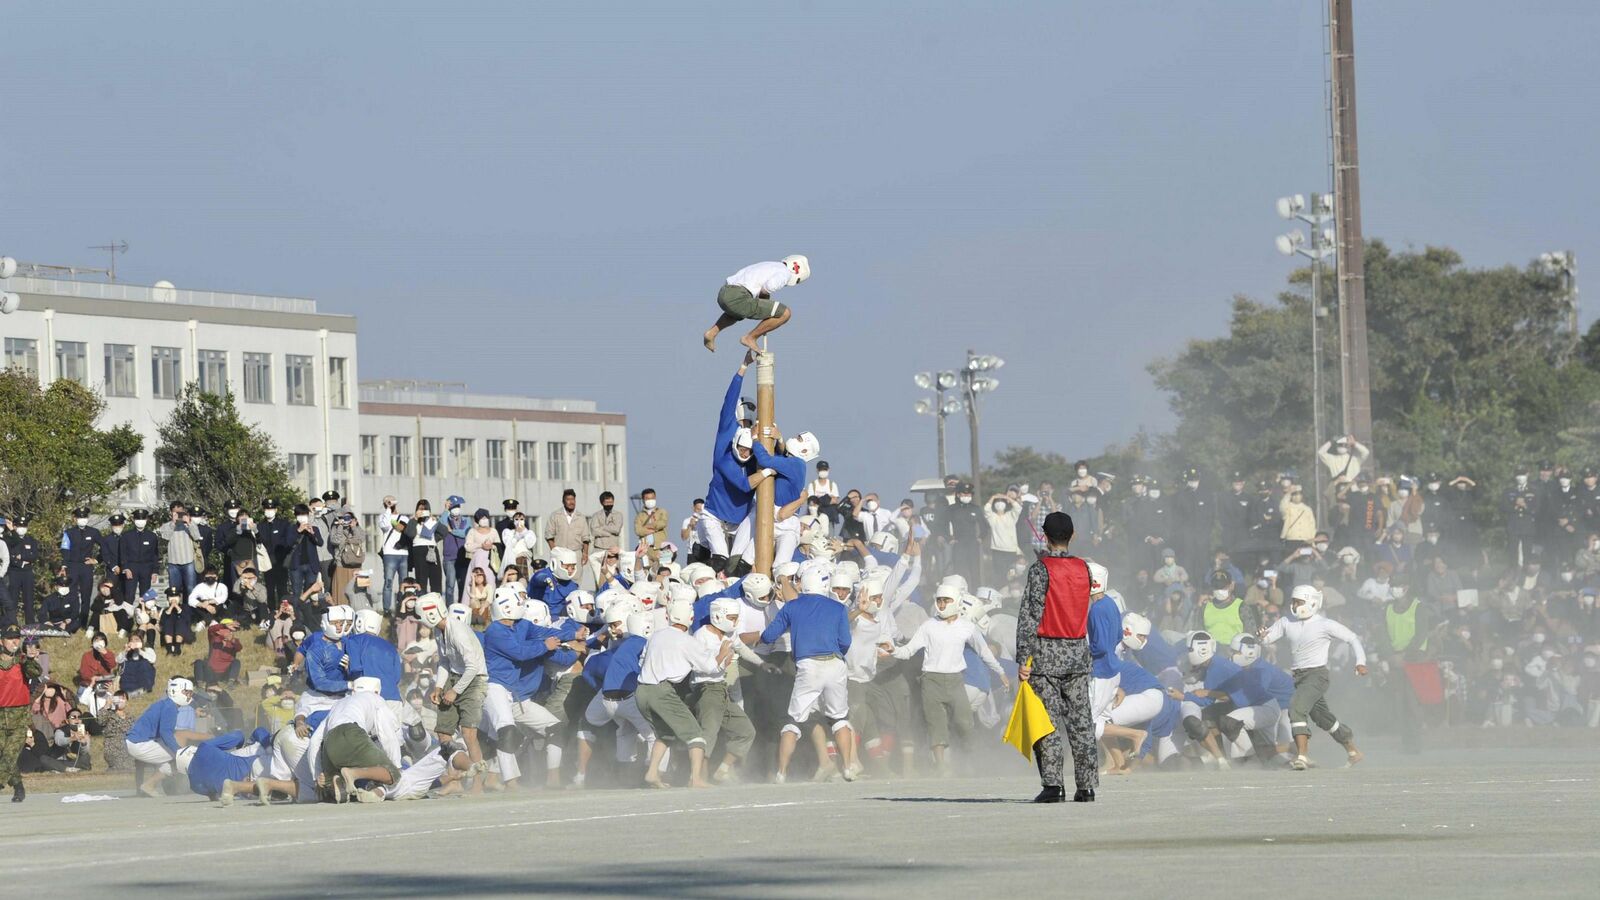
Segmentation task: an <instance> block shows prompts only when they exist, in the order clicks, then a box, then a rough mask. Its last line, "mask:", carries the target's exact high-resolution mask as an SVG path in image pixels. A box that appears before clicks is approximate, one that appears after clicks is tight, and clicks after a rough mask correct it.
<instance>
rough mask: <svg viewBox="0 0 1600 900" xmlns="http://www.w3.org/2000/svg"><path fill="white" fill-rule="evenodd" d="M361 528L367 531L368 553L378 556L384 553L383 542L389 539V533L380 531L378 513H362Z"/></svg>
mask: <svg viewBox="0 0 1600 900" xmlns="http://www.w3.org/2000/svg"><path fill="white" fill-rule="evenodd" d="M361 529H362V531H363V532H365V533H366V538H367V555H368V556H377V555H378V554H380V553H382V552H383V542H384V541H385V540H387V539H388V537H389V535H387V534H380V533H379V532H378V514H377V513H362V514H361Z"/></svg>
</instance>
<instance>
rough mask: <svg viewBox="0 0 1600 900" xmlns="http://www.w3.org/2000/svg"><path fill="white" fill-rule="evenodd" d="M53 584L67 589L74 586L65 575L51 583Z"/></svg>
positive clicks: (57, 577) (59, 576) (58, 576)
mask: <svg viewBox="0 0 1600 900" xmlns="http://www.w3.org/2000/svg"><path fill="white" fill-rule="evenodd" d="M51 584H53V585H55V586H56V587H67V586H69V585H71V584H72V581H71V580H69V579H68V578H67V576H65V575H57V576H56V578H55V581H53V582H51Z"/></svg>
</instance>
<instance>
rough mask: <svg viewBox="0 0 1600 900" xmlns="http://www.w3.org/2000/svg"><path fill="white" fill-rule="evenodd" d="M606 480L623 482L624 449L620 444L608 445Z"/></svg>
mask: <svg viewBox="0 0 1600 900" xmlns="http://www.w3.org/2000/svg"><path fill="white" fill-rule="evenodd" d="M606 480H608V481H612V482H617V481H621V480H622V447H621V445H619V444H607V445H606Z"/></svg>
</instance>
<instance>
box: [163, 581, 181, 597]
mask: <svg viewBox="0 0 1600 900" xmlns="http://www.w3.org/2000/svg"><path fill="white" fill-rule="evenodd" d="M167 596H168V597H182V596H183V588H181V587H178V586H177V585H175V584H169V585H167Z"/></svg>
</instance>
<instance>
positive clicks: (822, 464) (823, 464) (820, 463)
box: [817, 459, 833, 469]
mask: <svg viewBox="0 0 1600 900" xmlns="http://www.w3.org/2000/svg"><path fill="white" fill-rule="evenodd" d="M817 468H819V469H831V468H833V466H830V465H828V461H827V460H825V459H819V460H817Z"/></svg>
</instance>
